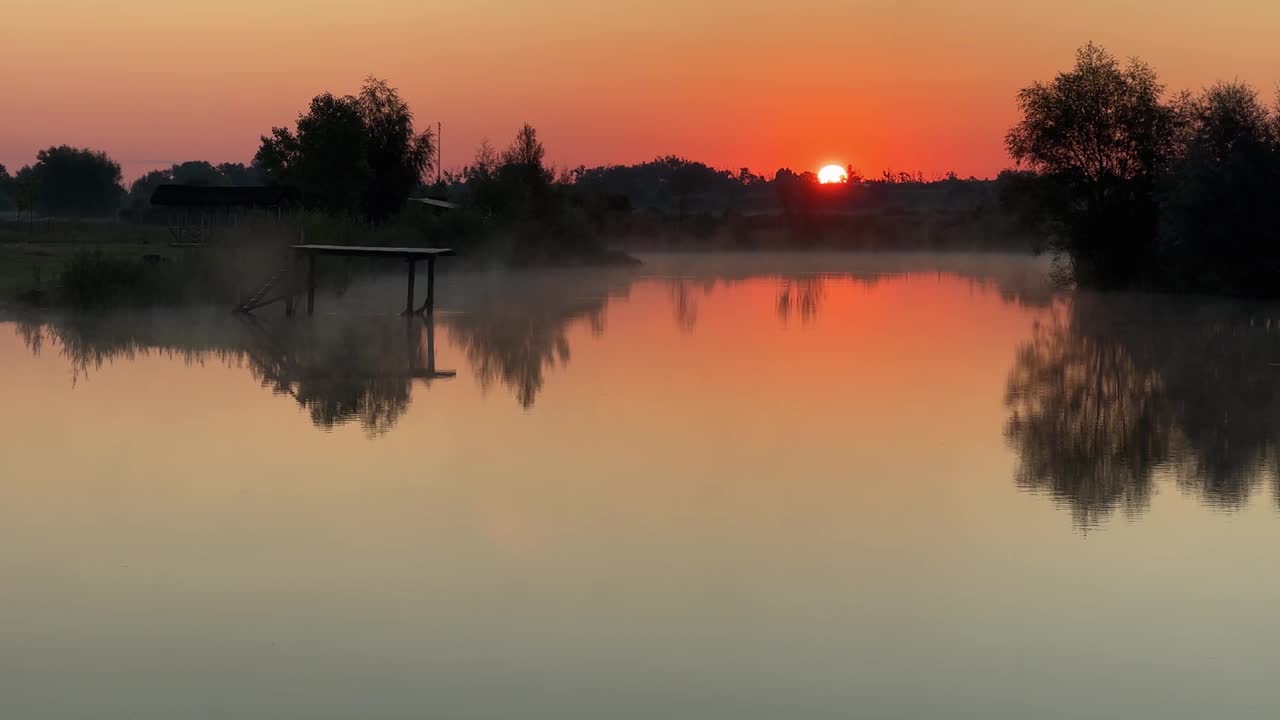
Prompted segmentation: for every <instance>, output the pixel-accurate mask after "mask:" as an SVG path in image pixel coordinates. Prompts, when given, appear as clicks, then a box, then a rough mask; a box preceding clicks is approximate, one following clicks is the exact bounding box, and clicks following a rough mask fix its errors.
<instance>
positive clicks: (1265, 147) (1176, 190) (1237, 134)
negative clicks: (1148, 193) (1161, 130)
mask: <svg viewBox="0 0 1280 720" xmlns="http://www.w3.org/2000/svg"><path fill="white" fill-rule="evenodd" d="M1188 114H1189V116H1190V121H1191V122H1190V127H1189V128H1188V131H1187V133H1186V134H1187V138H1188V139H1187V150H1186V153H1185V155H1184V156H1183V157H1182V158H1181V159H1180V160H1179V161H1178V163H1177V164H1176V165H1175V167H1174V168H1173V172H1172V175H1171V177H1170V178H1169V180H1168V182H1167V183H1166V185H1167V187H1166V190H1165V200H1164V206H1163V213H1162V218H1161V220H1162V222H1161V235H1160V253H1161V260H1162V264H1163V266H1164V267H1166V268H1167V269H1168V277H1167V278H1166V284H1167V285H1168V286H1169V287H1170V288H1172V289H1178V290H1193V291H1210V292H1223V291H1227V292H1233V293H1243V294H1254V293H1262V292H1274V282H1275V278H1276V277H1277V275H1280V244H1277V242H1276V229H1277V228H1278V227H1280V211H1278V210H1277V208H1276V203H1275V198H1274V194H1275V188H1276V187H1280V138H1278V137H1277V117H1276V116H1274V115H1273V113H1272V112H1271V111H1270V110H1269V109H1268V108H1267V107H1266V106H1264V105H1263V103H1262V102H1261V101H1260V100H1259V98H1258V93H1257V91H1255V90H1254V89H1253V88H1252V87H1250V86H1249V85H1247V84H1244V83H1239V82H1236V83H1219V84H1217V85H1214V86H1213V87H1211V88H1209V89H1208V90H1207V91H1205V93H1204V94H1203V95H1202V96H1201V97H1199V98H1196V99H1195V100H1194V101H1192V102H1191V103H1190V104H1189V113H1188Z"/></svg>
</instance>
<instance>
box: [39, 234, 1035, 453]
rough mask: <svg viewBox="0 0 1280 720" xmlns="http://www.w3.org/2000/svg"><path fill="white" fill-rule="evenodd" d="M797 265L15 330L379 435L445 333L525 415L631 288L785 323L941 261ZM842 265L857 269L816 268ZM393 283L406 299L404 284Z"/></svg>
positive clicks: (564, 277)
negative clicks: (228, 384) (649, 286)
mask: <svg viewBox="0 0 1280 720" xmlns="http://www.w3.org/2000/svg"><path fill="white" fill-rule="evenodd" d="M801 260H803V263H802V267H801V268H799V269H796V270H794V271H790V270H786V268H787V267H788V266H789V265H790V264H794V263H795V262H797V261H796V260H795V259H792V260H785V259H780V258H778V257H776V256H772V257H766V256H757V255H751V256H748V257H746V258H738V259H737V260H732V261H731V260H729V259H726V258H725V257H724V256H715V257H711V258H703V259H698V258H696V257H684V256H681V257H680V258H678V263H677V266H676V267H672V268H670V269H667V270H664V269H662V262H657V263H655V265H656V266H657V267H656V268H655V270H654V271H653V274H650V275H643V274H637V273H636V272H635V271H633V270H630V269H575V270H561V271H536V272H493V273H480V272H477V273H469V274H466V275H461V274H460V275H459V276H452V277H450V279H449V285H450V287H449V288H448V293H447V294H444V295H443V296H442V298H441V299H442V300H443V301H444V302H442V303H441V304H440V305H439V306H438V307H439V309H438V311H437V314H436V318H435V320H434V323H432V322H426V323H425V324H424V322H423V321H422V320H421V319H413V320H411V321H409V322H408V323H407V324H406V321H405V320H404V319H403V318H398V317H389V316H375V315H341V314H339V315H325V316H320V317H317V318H313V319H303V318H295V319H292V320H289V319H286V318H284V317H281V316H280V315H279V314H278V313H270V312H263V313H260V314H259V315H257V316H255V317H251V318H242V319H240V320H235V319H232V316H231V315H229V314H227V313H226V312H224V311H219V310H205V311H198V310H180V311H154V312H138V313H121V314H118V315H106V316H65V317H58V318H52V319H45V320H41V321H33V322H26V323H20V324H19V332H20V333H21V334H22V336H23V338H24V341H25V342H26V344H27V346H28V347H29V348H30V349H31V350H32V351H33V352H37V353H39V352H40V351H41V350H42V349H43V348H45V347H48V346H54V347H56V348H57V352H58V353H60V354H61V355H63V356H65V357H66V358H67V359H68V360H69V361H70V362H71V365H72V368H73V372H74V373H75V377H79V376H80V375H82V374H83V373H85V372H87V371H89V370H92V369H94V368H97V367H100V366H101V365H102V364H103V363H106V362H110V361H112V360H113V359H115V358H125V359H128V358H133V357H136V356H138V355H145V354H152V353H159V354H165V355H169V356H176V357H181V358H182V359H183V360H184V361H185V362H188V363H192V364H198V363H204V362H206V361H208V360H210V359H213V360H218V361H221V362H224V363H226V364H232V365H239V366H244V367H246V368H247V369H248V370H249V371H250V373H252V375H253V377H254V378H255V379H257V380H258V382H260V383H261V384H263V386H265V387H268V388H270V389H271V390H272V391H274V392H277V393H279V394H282V395H288V396H290V397H292V398H293V399H294V400H295V401H296V402H297V403H298V404H299V405H300V406H301V407H303V408H304V409H305V410H306V411H307V413H308V415H309V416H310V418H311V420H312V422H313V423H314V424H315V425H316V426H317V427H320V428H326V429H328V428H333V427H335V426H338V425H341V424H344V423H351V422H358V423H359V424H360V425H361V426H362V427H363V428H364V429H365V431H366V432H367V433H369V434H371V435H378V434H381V433H385V432H387V431H388V430H389V429H390V428H392V427H393V426H394V425H395V424H396V423H397V422H398V421H399V420H400V419H401V418H402V417H403V415H404V413H405V412H406V410H407V408H408V406H409V404H410V403H411V402H412V399H413V392H414V390H415V388H424V389H425V386H426V385H429V384H430V383H431V382H432V381H433V380H438V379H440V378H442V377H447V376H452V373H438V372H436V369H435V357H434V347H435V334H436V331H437V330H442V331H443V332H445V333H447V335H448V338H449V340H450V346H451V347H454V348H456V349H457V350H460V351H461V353H462V355H463V356H464V357H465V359H466V363H467V365H468V366H469V367H470V369H471V371H472V373H473V374H474V376H475V378H476V380H477V382H479V383H480V385H481V386H482V387H483V388H486V389H487V388H492V387H502V388H504V389H505V390H507V391H508V392H510V393H511V395H512V396H513V397H514V398H515V400H516V402H518V403H519V404H520V406H521V407H523V408H525V409H529V408H532V407H533V406H534V405H535V403H536V402H537V400H538V397H539V395H540V394H541V393H542V391H543V389H544V387H545V385H546V382H547V378H548V376H549V374H550V373H551V372H552V371H553V370H555V369H556V368H561V367H564V366H565V365H566V364H567V363H568V362H569V361H570V359H571V357H572V352H571V342H570V337H571V331H572V329H573V327H574V326H575V324H578V323H581V324H583V325H585V326H586V327H587V328H588V329H589V330H590V332H592V333H593V334H596V335H599V334H602V333H603V332H604V331H605V319H606V314H607V308H608V305H609V303H610V302H611V299H613V298H618V297H626V296H627V295H628V294H629V293H630V291H631V288H632V287H633V286H634V285H635V284H636V283H637V282H640V281H646V282H652V283H657V284H658V286H659V287H665V288H666V289H667V292H668V299H669V301H670V302H671V308H672V310H673V312H674V317H675V322H676V325H677V327H679V328H680V329H681V330H682V331H685V332H694V331H695V329H696V326H697V324H698V318H699V315H698V305H699V302H701V301H703V300H705V299H707V298H709V297H710V296H711V295H713V294H714V293H715V292H716V291H717V290H718V289H722V288H725V287H730V286H734V285H737V284H739V283H743V282H748V281H760V280H763V281H765V282H767V283H769V284H771V285H772V286H773V287H774V288H775V290H774V293H775V294H774V296H773V300H772V302H773V311H774V312H775V313H776V316H777V318H778V320H779V321H781V322H783V323H786V322H789V321H790V319H791V318H797V319H799V321H800V322H801V323H811V322H815V321H817V319H818V318H819V315H820V313H821V311H822V305H823V298H824V296H825V295H826V294H827V292H828V290H829V289H830V288H831V287H832V286H833V284H843V283H854V284H860V285H868V286H870V285H875V284H877V283H880V282H883V281H886V280H890V279H893V278H896V277H900V276H901V275H902V274H903V273H914V272H920V269H919V267H917V266H918V265H921V264H924V265H927V264H928V263H929V262H936V261H937V260H936V259H930V258H927V257H923V256H914V255H913V256H909V257H907V256H903V257H897V256H889V257H886V258H878V257H877V258H868V257H864V256H841V257H839V258H817V257H815V258H810V257H809V256H805V257H803V258H801ZM872 260H874V262H872ZM980 260H981V261H980V262H978V261H977V260H974V261H972V263H969V264H965V263H960V264H958V265H957V267H956V269H954V270H952V271H948V272H949V273H950V274H953V275H956V276H958V277H963V278H966V279H968V280H969V281H971V282H973V283H974V284H975V285H980V286H983V287H990V288H996V289H998V290H999V292H1000V293H1001V294H1002V296H1004V297H1005V299H1006V300H1008V301H1010V302H1019V303H1027V302H1030V303H1033V304H1043V303H1044V302H1047V297H1048V296H1046V295H1041V294H1040V293H1042V292H1043V288H1044V283H1043V282H1041V281H1034V279H1033V280H1030V281H1028V280H1027V279H1026V276H1024V275H1021V274H1017V273H1020V272H1022V270H1020V268H1022V267H1023V266H1024V265H1025V264H1026V261H1025V260H1017V261H1016V262H1014V261H1006V262H1005V263H1004V264H1001V263H999V262H995V261H993V260H991V259H990V258H981V259H980ZM948 261H949V262H952V263H957V262H958V261H957V260H955V259H954V258H952V259H950V260H948ZM841 262H842V263H845V264H848V265H851V268H850V269H847V270H845V271H843V272H839V273H836V272H826V271H819V268H821V267H825V266H827V265H834V264H838V263H841ZM779 268H781V269H782V270H783V271H780V270H779ZM1011 271H1016V272H1014V273H1013V274H1011ZM395 287H396V288H397V291H398V288H399V283H398V281H397V282H396V283H395ZM750 311H751V312H756V311H757V310H754V309H753V310H750ZM450 360H451V361H454V362H457V361H458V360H459V358H450Z"/></svg>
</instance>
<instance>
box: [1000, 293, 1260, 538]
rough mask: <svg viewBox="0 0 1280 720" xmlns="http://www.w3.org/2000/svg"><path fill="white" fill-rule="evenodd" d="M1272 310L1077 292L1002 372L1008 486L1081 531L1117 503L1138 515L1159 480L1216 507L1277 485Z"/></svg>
mask: <svg viewBox="0 0 1280 720" xmlns="http://www.w3.org/2000/svg"><path fill="white" fill-rule="evenodd" d="M1274 311H1275V309H1274V308H1268V307H1258V306H1249V305H1244V304H1239V303H1232V302H1227V301H1219V302H1215V301H1205V300H1203V299H1196V300H1190V299H1183V300H1179V299H1172V298H1160V297H1136V296H1117V295H1111V296H1107V295H1096V294H1086V293H1081V294H1080V295H1078V296H1077V297H1076V298H1075V299H1074V300H1073V301H1072V302H1071V303H1070V304H1069V305H1067V304H1064V305H1059V306H1057V307H1055V308H1054V311H1053V312H1052V314H1051V317H1050V319H1049V320H1048V321H1046V322H1043V323H1040V324H1038V325H1037V326H1036V328H1035V330H1034V332H1033V334H1032V337H1031V339H1030V340H1029V341H1028V342H1026V343H1025V344H1024V345H1023V346H1022V347H1021V348H1019V349H1018V351H1017V355H1016V358H1015V361H1014V365H1013V368H1012V370H1011V371H1010V373H1009V381H1008V389H1007V394H1006V405H1007V408H1008V411H1009V417H1008V422H1007V425H1006V428H1005V436H1006V438H1007V439H1008V441H1009V443H1010V445H1011V446H1012V447H1014V448H1015V449H1016V450H1017V452H1018V457H1019V461H1018V468H1017V470H1016V481H1017V483H1018V485H1019V486H1020V487H1022V488H1024V489H1027V490H1030V491H1035V492H1045V493H1048V494H1050V495H1052V496H1053V497H1054V498H1056V499H1057V500H1059V501H1060V502H1062V503H1064V504H1066V505H1068V506H1069V507H1070V509H1071V512H1072V515H1073V518H1074V519H1075V521H1076V522H1077V523H1078V524H1079V525H1081V526H1085V527H1088V526H1092V525H1095V524H1097V523H1098V522H1100V521H1101V520H1103V519H1104V518H1106V517H1107V516H1109V515H1110V514H1111V513H1113V512H1114V511H1116V510H1117V509H1119V510H1121V511H1122V512H1125V513H1129V514H1135V513H1140V512H1141V511H1142V510H1144V509H1145V508H1146V507H1147V504H1148V502H1149V499H1150V497H1151V494H1152V490H1153V484H1154V479H1155V478H1156V477H1157V476H1165V477H1169V478H1171V479H1172V480H1174V481H1175V482H1177V483H1178V485H1179V486H1180V487H1182V488H1183V489H1184V490H1186V491H1188V492H1192V493H1194V494H1196V495H1197V496H1198V497H1199V498H1200V499H1201V501H1202V502H1204V503H1206V504H1209V505H1212V506H1215V507H1221V508H1227V509H1231V508H1236V507H1239V506H1241V505H1242V504H1244V503H1245V502H1246V501H1247V500H1248V498H1249V496H1250V494H1251V493H1252V492H1253V491H1254V490H1255V489H1256V487H1257V486H1258V485H1259V484H1260V483H1263V482H1265V481H1266V480H1267V479H1268V478H1270V479H1271V481H1272V482H1273V483H1275V481H1276V477H1277V474H1276V469H1277V448H1278V447H1280V402H1278V400H1280V398H1277V395H1276V391H1277V381H1278V380H1280V367H1277V366H1276V362H1277V361H1280V335H1278V334H1277V328H1276V324H1275V321H1274V320H1273V319H1272V318H1273V317H1275V314H1274Z"/></svg>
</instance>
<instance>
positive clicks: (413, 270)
mask: <svg viewBox="0 0 1280 720" xmlns="http://www.w3.org/2000/svg"><path fill="white" fill-rule="evenodd" d="M417 275H418V261H417V260H415V259H413V258H409V292H408V299H407V300H405V303H404V314H405V315H412V314H413V284H414V281H415V280H416V279H417ZM428 287H429V286H428Z"/></svg>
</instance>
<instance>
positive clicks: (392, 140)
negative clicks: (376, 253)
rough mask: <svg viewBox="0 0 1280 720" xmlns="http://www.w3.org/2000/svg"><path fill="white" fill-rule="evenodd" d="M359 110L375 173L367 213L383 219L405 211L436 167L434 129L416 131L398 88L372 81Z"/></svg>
mask: <svg viewBox="0 0 1280 720" xmlns="http://www.w3.org/2000/svg"><path fill="white" fill-rule="evenodd" d="M356 107H357V109H358V110H359V112H360V118H361V120H362V121H363V123H364V130H365V158H366V163H367V165H368V167H369V170H370V172H371V173H372V174H371V177H370V181H369V184H368V186H367V187H366V188H365V193H364V212H365V215H366V216H367V217H368V218H369V219H370V220H374V221H378V220H384V219H386V218H388V217H390V216H391V215H393V214H395V213H396V212H399V211H400V209H401V208H403V207H404V205H405V202H406V201H407V200H408V198H409V195H410V194H411V193H412V192H413V191H414V189H416V188H417V187H418V183H420V182H421V181H422V176H423V174H424V173H425V172H426V171H427V170H429V169H430V168H431V167H433V165H432V163H433V162H434V160H435V154H436V147H435V138H434V137H433V136H432V134H431V132H430V131H426V132H422V133H416V132H414V129H413V113H412V112H411V111H410V110H409V105H408V104H407V103H405V101H404V100H402V99H401V98H400V95H399V93H397V92H396V89H395V88H393V87H391V86H390V85H388V84H387V83H386V81H385V80H379V79H378V78H375V77H370V78H368V79H367V80H365V84H364V87H363V88H362V89H361V91H360V95H359V96H358V97H357V98H356Z"/></svg>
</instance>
